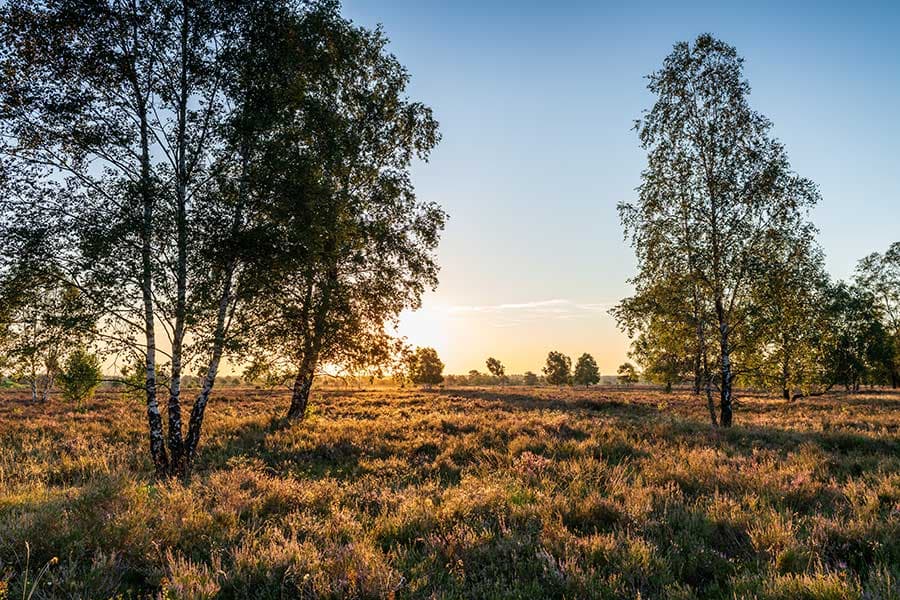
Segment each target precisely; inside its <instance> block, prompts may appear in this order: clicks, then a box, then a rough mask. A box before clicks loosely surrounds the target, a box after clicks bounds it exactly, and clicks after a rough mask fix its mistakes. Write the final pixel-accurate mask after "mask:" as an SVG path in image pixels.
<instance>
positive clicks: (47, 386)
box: [41, 369, 56, 402]
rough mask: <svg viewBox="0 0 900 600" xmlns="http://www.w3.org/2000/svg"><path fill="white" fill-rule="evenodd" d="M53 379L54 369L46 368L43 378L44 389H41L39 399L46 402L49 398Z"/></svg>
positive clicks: (54, 375)
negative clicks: (44, 377)
mask: <svg viewBox="0 0 900 600" xmlns="http://www.w3.org/2000/svg"><path fill="white" fill-rule="evenodd" d="M55 379H56V373H55V371H53V370H52V369H47V378H46V379H45V380H44V389H43V390H41V401H43V402H47V401H48V400H49V399H50V391H51V390H52V389H53V382H54V381H55Z"/></svg>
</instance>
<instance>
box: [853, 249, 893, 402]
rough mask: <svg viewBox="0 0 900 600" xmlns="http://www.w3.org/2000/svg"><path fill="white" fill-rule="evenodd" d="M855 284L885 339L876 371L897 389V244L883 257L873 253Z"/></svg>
mask: <svg viewBox="0 0 900 600" xmlns="http://www.w3.org/2000/svg"><path fill="white" fill-rule="evenodd" d="M855 282H856V285H857V286H859V287H860V288H862V289H864V290H866V291H867V292H868V293H869V294H870V296H871V298H872V299H873V301H874V303H875V305H876V306H877V308H878V311H879V321H880V322H881V325H882V327H883V328H884V330H885V335H886V336H887V338H888V339H887V340H886V344H885V347H884V348H883V349H882V352H881V356H880V357H879V365H878V367H879V368H880V369H883V371H884V372H885V374H886V375H887V378H888V379H889V383H890V384H891V385H892V386H893V387H894V388H897V387H900V242H895V243H893V244H891V246H890V248H888V250H887V252H885V253H884V254H881V253H878V252H874V253H872V254H870V255H869V256H867V257H865V258H864V259H862V260H861V261H860V262H859V265H858V266H857V268H856V277H855Z"/></svg>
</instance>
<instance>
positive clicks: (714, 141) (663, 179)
mask: <svg viewBox="0 0 900 600" xmlns="http://www.w3.org/2000/svg"><path fill="white" fill-rule="evenodd" d="M648 89H649V90H650V92H651V93H652V94H653V95H654V96H655V102H654V104H653V106H652V107H651V108H650V109H649V110H648V111H647V112H646V113H645V114H644V115H643V117H642V118H641V119H640V120H639V121H638V122H637V124H636V130H637V131H638V134H639V137H640V140H641V145H642V147H643V148H644V149H645V150H646V151H647V168H646V169H645V170H644V172H643V173H642V176H641V180H642V181H641V185H640V188H639V195H638V199H637V201H636V202H634V203H632V204H622V205H621V206H620V214H621V218H622V222H623V225H624V226H625V230H626V235H627V236H628V237H629V238H630V240H631V242H632V244H633V245H634V247H635V250H636V253H637V259H638V268H639V272H640V274H639V277H642V278H646V279H648V280H650V281H654V280H660V279H662V280H665V279H668V278H671V277H687V281H688V284H689V285H688V290H689V291H690V293H691V294H692V295H693V294H694V293H696V297H697V306H698V307H702V306H709V307H710V310H711V313H712V326H713V328H714V334H715V341H714V342H713V341H712V340H709V341H710V344H709V346H710V347H713V346H714V347H715V351H716V359H715V362H716V364H717V368H716V370H717V382H716V383H717V385H718V388H719V412H720V414H719V421H720V423H721V425H723V426H725V427H729V426H730V425H731V424H732V413H733V408H732V407H733V399H734V394H733V387H734V378H735V374H736V365H735V364H734V357H735V351H736V349H738V346H739V344H738V341H739V339H740V336H741V335H742V333H743V332H742V329H743V328H745V326H746V318H747V313H746V310H747V302H748V296H749V294H750V292H751V290H752V287H753V284H754V281H755V278H756V277H757V276H758V275H759V274H758V273H757V272H756V271H754V268H753V267H754V265H755V264H758V262H757V260H756V259H757V258H758V257H759V256H762V255H765V252H766V245H765V242H766V235H767V233H768V232H770V231H773V230H776V231H784V230H791V229H796V228H797V227H798V226H799V225H800V223H801V222H802V221H803V219H804V217H805V214H806V212H807V211H808V210H809V208H810V207H811V206H812V205H813V204H815V202H816V200H817V198H818V193H817V191H816V188H815V186H814V185H813V183H812V182H810V181H808V180H806V179H803V178H800V177H798V176H797V175H795V174H794V173H793V172H792V171H791V169H790V165H789V163H788V159H787V155H786V153H785V150H784V148H783V146H782V145H781V144H780V143H779V142H778V141H777V140H775V139H774V138H772V136H771V128H772V123H771V122H770V121H769V120H768V119H767V118H766V117H764V116H763V115H761V114H760V113H758V112H756V111H754V110H753V109H752V108H751V107H750V105H749V101H748V97H749V94H750V85H749V83H748V82H747V81H746V80H745V79H744V77H743V59H742V58H740V57H739V56H738V54H737V51H736V50H735V49H734V48H733V47H732V46H729V45H728V44H726V43H724V42H722V41H720V40H717V39H715V38H713V37H712V36H711V35H708V34H704V35H701V36H699V37H698V38H697V40H696V41H695V42H694V43H693V44H690V43H686V42H681V43H678V44H676V45H675V47H674V49H673V51H672V53H671V54H670V55H669V56H668V57H667V58H666V60H665V62H664V64H663V67H662V68H661V69H660V70H659V71H656V72H655V73H653V74H651V75H650V77H649V84H648ZM700 331H701V332H702V331H705V328H703V327H701V328H700ZM738 367H739V365H738Z"/></svg>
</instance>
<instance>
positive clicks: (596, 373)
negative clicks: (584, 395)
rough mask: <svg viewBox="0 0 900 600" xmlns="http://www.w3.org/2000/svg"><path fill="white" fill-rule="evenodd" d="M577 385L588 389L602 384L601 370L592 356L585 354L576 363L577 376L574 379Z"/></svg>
mask: <svg viewBox="0 0 900 600" xmlns="http://www.w3.org/2000/svg"><path fill="white" fill-rule="evenodd" d="M572 381H573V382H574V383H575V385H583V386H585V387H588V386H590V385H595V384H597V383H600V369H599V368H597V361H596V360H594V357H593V356H591V355H590V354H587V353H584V354H582V355H581V356H580V357H579V358H578V361H577V362H576V363H575V375H574V376H573V377H572Z"/></svg>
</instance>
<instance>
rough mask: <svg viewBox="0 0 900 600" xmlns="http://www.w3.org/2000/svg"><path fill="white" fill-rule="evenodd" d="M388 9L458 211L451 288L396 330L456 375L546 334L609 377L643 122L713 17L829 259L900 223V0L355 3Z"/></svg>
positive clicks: (618, 342)
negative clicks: (653, 78) (678, 60)
mask: <svg viewBox="0 0 900 600" xmlns="http://www.w3.org/2000/svg"><path fill="white" fill-rule="evenodd" d="M344 13H345V14H346V15H347V16H348V17H350V18H352V19H353V20H354V21H356V22H358V23H360V24H363V25H367V26H374V25H375V24H377V23H381V24H383V25H384V29H385V31H386V33H387V35H388V36H389V37H390V39H391V41H392V43H391V50H392V52H394V53H395V54H396V55H397V57H398V58H399V59H400V61H401V62H402V63H403V64H405V65H406V66H407V67H408V68H409V70H410V73H411V76H412V82H411V86H410V96H411V97H412V98H414V99H416V100H421V101H423V102H425V103H427V104H429V105H430V106H432V107H433V108H434V111H435V114H436V116H437V118H438V120H439V121H440V122H441V131H442V133H443V141H442V143H441V144H440V146H439V147H438V149H437V150H436V152H435V153H434V155H433V157H432V160H431V161H430V162H429V163H428V164H426V165H417V166H416V168H415V173H414V175H415V183H416V187H417V190H418V193H419V195H420V197H421V198H423V199H428V200H435V201H437V202H439V203H440V204H441V205H443V206H444V208H445V209H446V210H447V211H448V212H449V214H450V222H449V224H448V227H447V230H446V232H445V234H444V237H443V240H442V243H441V248H440V252H439V259H440V263H441V265H442V273H441V285H440V287H439V288H438V290H437V291H436V292H434V293H430V294H428V296H427V297H426V298H425V303H424V307H423V309H422V310H421V311H419V312H417V313H415V314H407V315H404V318H403V322H402V326H401V331H402V332H403V333H404V334H406V335H407V336H408V338H409V341H410V342H412V343H414V344H417V345H432V346H434V347H435V348H437V349H438V351H439V353H440V354H441V356H442V358H443V359H444V361H445V363H446V364H447V370H448V371H449V372H465V371H468V370H469V369H472V368H478V369H481V370H484V359H485V358H486V357H487V356H489V355H496V356H497V357H498V358H500V359H501V360H503V361H504V362H506V363H507V366H508V370H510V371H513V372H522V371H525V370H526V369H531V370H535V371H536V370H538V369H539V368H540V366H541V365H542V363H543V359H544V357H545V356H546V353H547V351H548V350H551V349H559V350H562V351H563V352H566V353H569V354H571V355H575V356H577V355H578V354H581V353H582V352H591V353H592V354H594V355H595V356H596V357H597V359H598V363H599V364H600V367H601V371H602V372H604V373H606V374H611V373H612V372H613V371H614V370H615V367H616V366H617V365H618V364H619V363H621V362H622V361H624V360H625V353H626V351H627V346H628V341H627V339H625V338H624V336H623V335H622V334H620V333H619V332H617V331H616V329H615V326H614V323H613V322H612V320H611V319H610V318H609V317H608V315H607V314H606V308H607V307H608V306H609V305H610V304H611V303H614V302H615V301H617V300H618V299H620V298H621V297H623V296H625V295H627V294H628V293H629V288H628V286H627V284H626V280H627V279H628V278H629V277H630V276H632V275H633V273H634V258H633V252H632V250H631V248H629V247H628V245H627V244H626V243H625V242H624V241H623V239H622V230H621V227H620V224H619V222H618V218H617V215H616V210H615V207H616V204H617V203H618V202H619V201H623V200H631V199H633V198H634V188H635V187H636V186H637V184H638V182H639V176H640V172H641V169H642V168H643V165H644V154H643V153H642V152H641V150H640V148H639V146H638V142H637V139H636V136H635V135H634V133H633V132H632V131H631V126H632V123H633V121H634V119H636V118H638V117H640V114H641V111H642V110H643V109H645V108H647V107H649V106H650V103H651V98H650V96H649V95H648V93H647V92H646V89H645V79H644V77H645V76H646V75H647V74H648V73H650V72H651V71H653V70H655V69H656V68H658V66H659V65H660V64H661V63H662V60H663V59H664V58H665V56H666V55H667V54H668V53H669V51H670V50H671V47H672V44H674V43H675V42H677V41H681V40H693V39H694V38H696V36H697V35H698V34H699V33H702V32H711V33H713V34H714V35H716V36H717V37H720V38H722V39H724V40H726V41H728V42H729V43H731V44H733V45H735V46H736V47H737V49H738V52H739V53H740V54H741V55H742V56H744V58H745V59H746V64H745V74H746V76H747V78H748V79H749V80H750V84H751V86H752V88H753V93H752V96H751V104H752V105H753V107H754V108H755V109H756V110H758V111H760V112H762V113H763V114H765V115H767V116H768V117H769V118H770V119H772V120H773V121H774V123H775V135H776V136H778V137H779V138H780V139H781V140H782V141H783V142H784V143H785V145H786V147H787V150H788V153H789V155H790V157H791V161H792V165H793V167H794V169H795V170H796V171H797V172H798V173H800V174H801V175H803V176H805V177H809V178H811V179H812V180H814V181H815V182H816V183H818V184H819V186H820V190H821V193H822V203H821V204H820V206H819V207H817V209H816V210H815V211H814V213H813V215H812V217H813V221H814V222H815V223H816V225H817V226H818V227H819V229H820V235H819V241H820V243H821V245H822V246H823V248H824V250H825V253H826V256H827V264H828V268H829V270H830V272H831V273H832V275H833V276H835V277H839V278H844V277H847V276H849V275H850V274H851V272H852V270H853V266H854V265H855V263H856V261H857V260H858V259H859V258H861V257H862V256H864V255H865V254H868V253H869V252H872V251H875V250H879V251H882V250H884V249H885V248H886V247H887V246H888V245H889V244H890V243H891V242H894V241H898V240H900V114H898V107H900V35H898V31H900V3H897V2H883V3H864V2H863V3H849V2H844V3H829V2H815V3H812V2H810V3H786V2H771V3H762V2H760V3H753V4H749V3H730V4H729V3H724V2H715V3H713V2H710V3H686V2H678V3H674V2H628V3H617V4H615V5H608V6H605V5H603V4H601V3H599V2H580V1H579V2H574V1H573V2H555V3H549V2H536V1H523V2H518V3H515V4H513V3H508V2H499V1H482V2H474V1H456V2H438V1H430V0H418V1H414V0H391V1H390V2H384V1H383V0H382V1H376V0H346V1H345V4H344Z"/></svg>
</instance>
